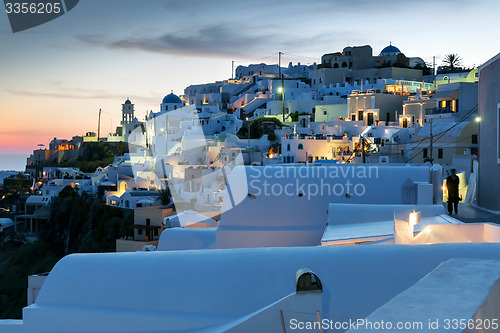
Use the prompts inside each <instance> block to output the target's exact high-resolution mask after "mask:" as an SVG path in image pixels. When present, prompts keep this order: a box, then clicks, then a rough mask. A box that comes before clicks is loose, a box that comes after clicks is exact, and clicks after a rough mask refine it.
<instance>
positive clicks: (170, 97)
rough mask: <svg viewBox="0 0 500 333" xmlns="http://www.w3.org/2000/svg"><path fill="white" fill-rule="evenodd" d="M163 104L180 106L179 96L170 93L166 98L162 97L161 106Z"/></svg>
mask: <svg viewBox="0 0 500 333" xmlns="http://www.w3.org/2000/svg"><path fill="white" fill-rule="evenodd" d="M163 103H172V104H182V101H181V99H180V98H179V96H177V95H175V94H174V93H170V94H168V95H167V96H165V97H163V101H162V104H163Z"/></svg>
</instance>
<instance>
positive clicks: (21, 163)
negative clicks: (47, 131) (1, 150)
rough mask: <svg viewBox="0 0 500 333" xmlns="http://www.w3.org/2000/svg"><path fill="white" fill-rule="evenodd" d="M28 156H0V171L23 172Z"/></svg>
mask: <svg viewBox="0 0 500 333" xmlns="http://www.w3.org/2000/svg"><path fill="white" fill-rule="evenodd" d="M28 157H29V154H0V170H13V171H24V170H25V168H26V159H27V158H28Z"/></svg>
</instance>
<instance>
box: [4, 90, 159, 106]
mask: <svg viewBox="0 0 500 333" xmlns="http://www.w3.org/2000/svg"><path fill="white" fill-rule="evenodd" d="M6 91H7V92H8V93H11V94H13V95H17V96H23V97H46V98H56V99H60V98H63V99H76V100H92V99H99V100H118V101H124V100H125V99H126V98H130V99H131V100H132V101H134V103H135V102H136V101H139V102H148V103H149V102H151V101H156V100H158V96H159V95H161V94H157V93H151V95H150V96H141V95H124V94H111V93H108V92H104V91H96V90H86V89H76V88H65V89H64V90H62V91H31V90H14V89H7V90H6Z"/></svg>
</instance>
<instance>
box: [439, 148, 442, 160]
mask: <svg viewBox="0 0 500 333" xmlns="http://www.w3.org/2000/svg"><path fill="white" fill-rule="evenodd" d="M438 158H443V148H439V149H438Z"/></svg>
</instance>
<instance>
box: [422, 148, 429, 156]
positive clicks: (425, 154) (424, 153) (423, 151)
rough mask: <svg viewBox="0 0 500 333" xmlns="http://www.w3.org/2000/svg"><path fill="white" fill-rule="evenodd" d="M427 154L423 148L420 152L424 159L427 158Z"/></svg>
mask: <svg viewBox="0 0 500 333" xmlns="http://www.w3.org/2000/svg"><path fill="white" fill-rule="evenodd" d="M427 154H428V152H427V148H424V150H422V155H423V157H424V158H427Z"/></svg>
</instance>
